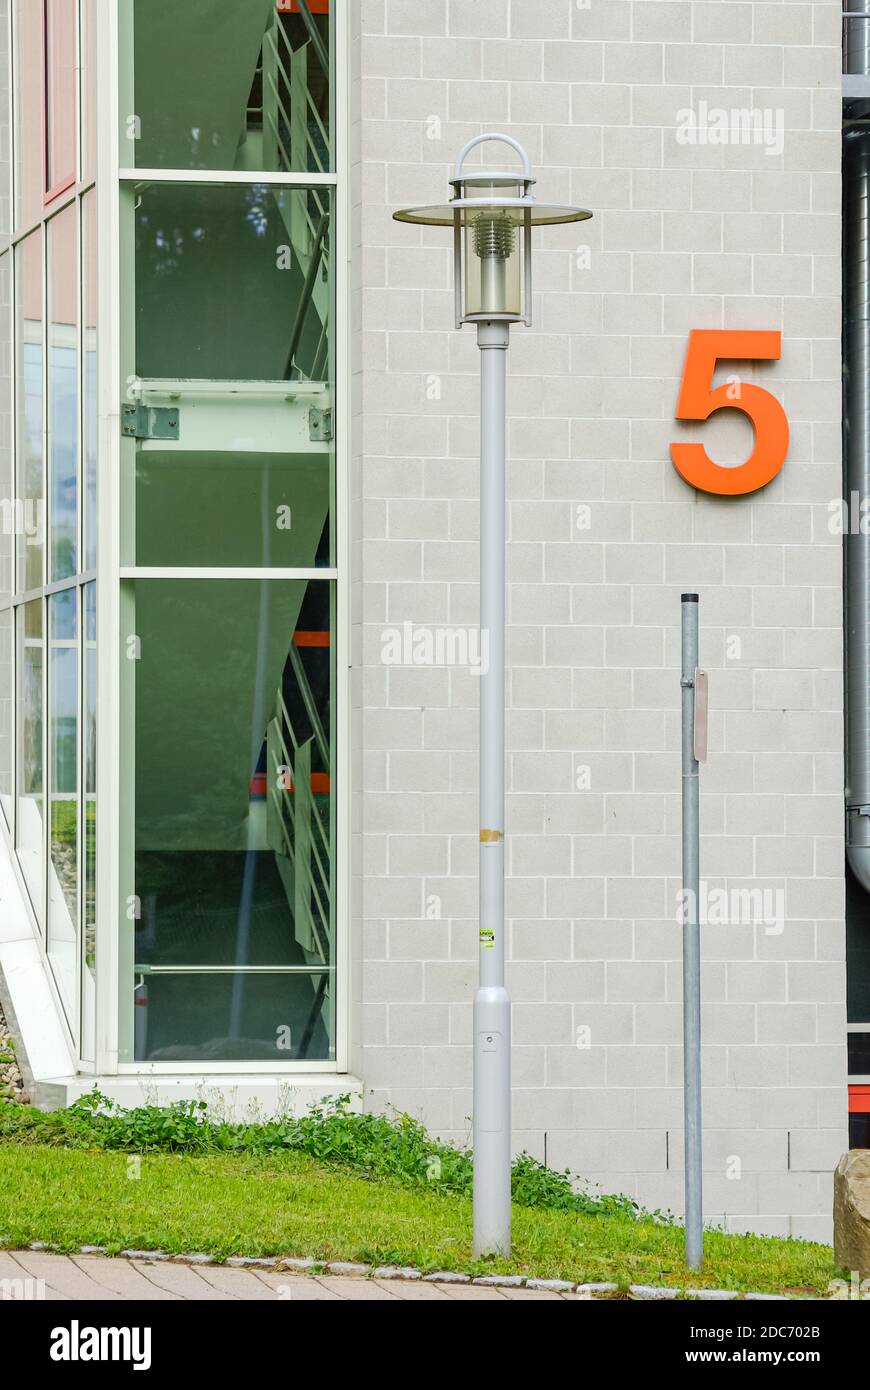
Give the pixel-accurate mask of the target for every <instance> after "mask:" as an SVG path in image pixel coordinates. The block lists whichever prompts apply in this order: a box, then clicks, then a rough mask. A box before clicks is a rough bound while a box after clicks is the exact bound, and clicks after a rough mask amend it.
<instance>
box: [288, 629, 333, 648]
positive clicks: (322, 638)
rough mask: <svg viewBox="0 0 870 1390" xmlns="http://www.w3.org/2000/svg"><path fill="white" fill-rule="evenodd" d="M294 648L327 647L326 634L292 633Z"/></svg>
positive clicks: (327, 636)
mask: <svg viewBox="0 0 870 1390" xmlns="http://www.w3.org/2000/svg"><path fill="white" fill-rule="evenodd" d="M293 645H294V647H328V646H329V633H328V632H294V634H293Z"/></svg>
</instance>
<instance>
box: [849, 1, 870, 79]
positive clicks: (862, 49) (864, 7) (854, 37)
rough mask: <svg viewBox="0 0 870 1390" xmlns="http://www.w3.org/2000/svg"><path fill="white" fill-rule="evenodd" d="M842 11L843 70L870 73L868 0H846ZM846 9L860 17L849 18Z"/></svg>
mask: <svg viewBox="0 0 870 1390" xmlns="http://www.w3.org/2000/svg"><path fill="white" fill-rule="evenodd" d="M843 11H844V15H843V72H845V73H849V74H850V76H851V75H855V76H859V77H866V76H867V74H868V73H870V19H868V18H867V16H868V14H870V0H846V3H845V5H844V6H843ZM846 11H854V12H855V13H856V14H857V15H859V16H861V18H857V19H849V18H847V16H846V14H845V12H846Z"/></svg>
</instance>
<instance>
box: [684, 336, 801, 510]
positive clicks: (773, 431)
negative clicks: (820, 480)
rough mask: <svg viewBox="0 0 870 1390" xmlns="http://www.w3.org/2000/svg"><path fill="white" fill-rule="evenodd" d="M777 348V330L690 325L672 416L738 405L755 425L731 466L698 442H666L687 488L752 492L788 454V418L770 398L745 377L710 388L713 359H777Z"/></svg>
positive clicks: (703, 414) (696, 415)
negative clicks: (745, 449) (743, 454)
mask: <svg viewBox="0 0 870 1390" xmlns="http://www.w3.org/2000/svg"><path fill="white" fill-rule="evenodd" d="M781 351H782V335H781V334H780V333H762V332H756V331H754V330H749V329H731V330H722V329H719V328H695V329H693V330H692V332H691V333H690V334H689V347H688V350H687V352H686V365H685V369H684V371H683V384H682V386H681V387H680V396H679V400H678V401H677V411H676V415H677V419H678V420H707V419H709V417H710V416H711V415H712V414H713V411H714V410H726V409H728V410H742V411H743V413H744V415H748V416H749V419H750V420H751V421H752V425H753V428H754V430H755V447H754V449H753V450H752V453H751V454H750V456H749V458H748V459H747V460H746V462H745V463H741V464H739V466H738V467H736V468H723V467H722V465H721V464H718V463H714V462H713V460H712V459H711V458H710V456H709V454H708V453H707V450H706V449H705V448H704V446H703V444H672V445H671V459H672V460H673V464H674V467H675V468H676V470H677V472H678V473H679V475H680V477H681V478H685V480H686V482H687V483H690V484H691V486H692V487H696V488H699V489H700V490H701V491H702V492H717V493H720V494H721V495H723V496H727V497H733V496H737V495H738V494H740V493H745V492H756V491H757V490H758V488H760V487H764V486H765V485H766V484H767V483H769V482H770V480H771V478H775V477H776V475H777V473H778V472H779V470H780V469H781V468H782V465H783V464H784V463H785V456H786V454H787V453H788V419H787V418H786V413H785V411H784V410H783V408H782V406H781V405H780V403H779V401H778V400H777V399H776V397H775V396H772V395H771V394H770V392H769V391H765V390H764V388H763V387H762V386H754V385H753V384H752V383H751V382H741V383H740V386H739V388H736V389H735V387H734V386H733V385H726V386H717V387H716V388H715V389H713V373H714V371H715V370H716V362H717V361H750V360H751V361H758V360H762V361H768V362H770V361H778V359H779V357H780V356H781Z"/></svg>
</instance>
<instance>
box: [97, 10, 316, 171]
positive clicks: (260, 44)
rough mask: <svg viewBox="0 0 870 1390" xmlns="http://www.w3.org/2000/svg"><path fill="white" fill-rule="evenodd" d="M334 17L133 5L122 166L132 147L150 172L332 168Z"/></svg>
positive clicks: (135, 157) (302, 12)
mask: <svg viewBox="0 0 870 1390" xmlns="http://www.w3.org/2000/svg"><path fill="white" fill-rule="evenodd" d="M328 10H329V7H328V6H327V5H325V4H324V3H323V0H307V3H306V0H289V3H288V0H277V3H276V0H235V2H234V3H233V4H231V5H227V4H223V3H220V2H219V0H218V2H217V3H216V0H185V3H184V4H183V5H179V4H178V3H177V0H133V4H132V10H130V8H129V6H128V11H127V23H128V36H129V38H128V42H129V47H130V49H131V51H132V57H133V71H132V83H131V85H130V88H129V90H130V91H131V94H132V101H131V103H130V105H129V107H128V108H127V110H124V111H122V115H121V119H122V127H121V141H122V145H121V148H122V155H121V161H122V163H123V162H124V155H123V150H124V146H125V142H126V144H127V147H128V148H129V149H130V151H131V154H132V158H130V159H129V160H128V161H127V162H128V163H129V164H130V165H131V166H132V165H135V166H136V167H137V168H140V169H203V170H205V169H208V170H214V171H216V172H219V171H221V170H242V171H244V170H249V171H261V172H271V173H288V172H293V173H298V172H300V171H307V172H309V173H323V172H324V171H325V170H327V169H330V168H331V167H332V134H331V127H332V101H331V82H330V77H331V62H330V54H331V50H332V41H331V26H330V16H329V13H328ZM128 112H134V113H135V115H130V114H128Z"/></svg>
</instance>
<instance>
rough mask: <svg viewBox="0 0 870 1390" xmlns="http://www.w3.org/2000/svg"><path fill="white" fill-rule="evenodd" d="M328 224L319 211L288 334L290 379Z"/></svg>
mask: <svg viewBox="0 0 870 1390" xmlns="http://www.w3.org/2000/svg"><path fill="white" fill-rule="evenodd" d="M328 225H329V213H328V212H323V213H321V216H320V222H319V224H318V226H317V230H316V232H315V234H314V245H313V246H312V248H311V260H310V262H309V265H308V271H307V273H306V275H305V284H304V285H303V287H302V294H301V295H300V296H299V303H298V304H297V306H296V317H295V318H294V320H293V330H292V332H291V334H290V346H289V348H288V350H287V366H286V368H285V374H286V376H287V378H288V379H290V373H291V372H292V371H293V370H294V361H293V359H294V358H295V356H296V353H297V351H298V349H299V343H300V340H301V338H302V329H303V328H304V326H305V319H306V316H307V314H308V307H309V305H310V303H311V299H312V296H313V294H314V283H315V280H316V279H317V272H318V270H319V269H320V261H321V256H322V252H323V238H324V236H325V233H326V229H327V227H328Z"/></svg>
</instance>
